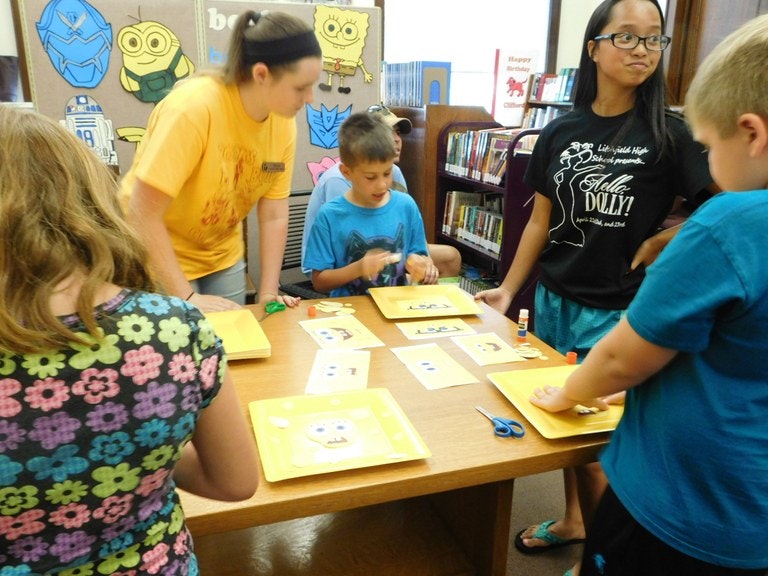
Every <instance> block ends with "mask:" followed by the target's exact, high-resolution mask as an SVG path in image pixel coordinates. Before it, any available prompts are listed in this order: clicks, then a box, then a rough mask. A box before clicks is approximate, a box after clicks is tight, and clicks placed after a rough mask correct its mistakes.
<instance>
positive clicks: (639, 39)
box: [592, 32, 672, 52]
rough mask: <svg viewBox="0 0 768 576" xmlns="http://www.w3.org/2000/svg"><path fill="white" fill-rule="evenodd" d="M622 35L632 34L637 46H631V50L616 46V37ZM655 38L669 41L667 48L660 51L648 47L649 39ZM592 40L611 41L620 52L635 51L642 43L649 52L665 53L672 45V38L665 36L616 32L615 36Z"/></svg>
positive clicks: (604, 35)
mask: <svg viewBox="0 0 768 576" xmlns="http://www.w3.org/2000/svg"><path fill="white" fill-rule="evenodd" d="M622 34H623V35H630V34H631V35H632V36H634V37H635V38H637V44H635V45H634V46H631V47H629V48H626V47H624V46H616V42H615V38H616V36H621V35H622ZM654 36H658V37H659V38H666V39H667V44H666V46H664V47H663V48H661V50H658V49H656V48H651V47H650V46H648V44H647V42H646V41H647V40H648V39H650V38H653V37H654ZM592 40H610V41H611V44H612V45H613V47H614V48H618V49H619V50H634V49H635V48H637V47H638V46H639V45H640V42H642V43H643V46H645V49H646V50H649V51H651V52H664V50H666V49H667V48H669V45H670V44H671V43H672V38H671V37H670V36H665V35H664V34H651V35H650V36H640V35H639V34H635V33H633V32H614V33H613V34H601V35H600V36H595V37H594V38H592Z"/></svg>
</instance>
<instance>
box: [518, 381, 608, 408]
mask: <svg viewBox="0 0 768 576" xmlns="http://www.w3.org/2000/svg"><path fill="white" fill-rule="evenodd" d="M530 401H531V404H533V405H534V406H538V407H539V408H543V409H544V410H546V411H547V412H562V411H563V410H569V409H571V408H573V407H574V406H576V405H577V404H581V405H582V406H587V407H589V408H592V407H595V408H597V409H598V410H608V404H607V403H606V402H605V400H603V399H602V398H594V399H592V400H590V401H587V402H576V401H574V400H571V399H570V398H568V396H566V395H565V388H562V387H559V386H544V387H543V388H536V389H535V390H534V391H533V396H531V398H530Z"/></svg>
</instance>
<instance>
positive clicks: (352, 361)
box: [304, 349, 371, 394]
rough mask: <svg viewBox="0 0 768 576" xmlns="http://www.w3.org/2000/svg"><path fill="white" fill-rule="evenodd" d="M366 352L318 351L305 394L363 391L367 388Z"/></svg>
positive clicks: (367, 357)
mask: <svg viewBox="0 0 768 576" xmlns="http://www.w3.org/2000/svg"><path fill="white" fill-rule="evenodd" d="M370 363H371V353H370V352H369V351H368V350H333V349H320V350H318V351H317V353H316V354H315V361H314V363H313V364H312V371H311V372H310V374H309V381H308V382H307V387H306V389H305V390H304V393H305V394H327V393H331V392H345V391H348V390H363V389H365V388H366V387H367V386H368V367H369V365H370Z"/></svg>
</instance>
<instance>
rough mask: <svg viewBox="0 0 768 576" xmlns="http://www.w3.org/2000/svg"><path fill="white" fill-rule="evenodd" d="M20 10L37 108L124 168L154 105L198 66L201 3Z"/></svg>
mask: <svg viewBox="0 0 768 576" xmlns="http://www.w3.org/2000/svg"><path fill="white" fill-rule="evenodd" d="M17 8H18V11H19V16H20V22H21V28H22V30H21V35H22V38H23V46H24V55H25V58H26V62H27V75H28V78H27V80H28V82H29V87H30V92H31V97H32V102H33V103H34V105H35V108H36V109H37V111H38V112H40V113H42V114H45V115H46V116H50V117H51V118H54V119H57V120H59V121H61V122H62V123H64V124H65V125H66V126H67V128H68V129H70V130H71V131H72V132H75V133H76V134H77V135H78V136H79V137H80V138H81V139H83V140H84V141H86V143H87V144H89V146H91V147H92V148H93V149H94V151H95V152H96V153H97V155H98V156H99V157H100V158H101V159H102V160H103V161H104V162H105V163H107V164H111V165H116V166H119V169H120V172H121V173H125V172H126V171H127V170H128V168H129V167H130V164H131V161H132V160H133V155H134V153H135V150H136V146H137V144H138V142H139V141H140V139H141V136H142V135H143V133H144V127H145V126H146V121H147V118H148V116H149V114H150V112H151V111H152V108H153V107H154V106H155V104H156V103H157V101H159V100H160V99H161V98H162V96H164V94H165V93H167V89H170V87H172V85H173V83H174V82H175V81H177V80H179V79H181V78H184V77H186V76H188V75H189V74H191V73H193V72H194V71H195V70H196V69H197V67H198V66H199V63H200V55H201V53H202V49H201V44H200V38H199V32H198V30H199V27H198V24H197V21H198V15H197V10H196V9H195V2H194V1H191V0H155V1H152V2H147V1H138V0H120V1H119V2H115V1H110V0H100V1H97V0H92V2H90V3H89V2H86V1H85V0H17ZM17 33H18V31H17Z"/></svg>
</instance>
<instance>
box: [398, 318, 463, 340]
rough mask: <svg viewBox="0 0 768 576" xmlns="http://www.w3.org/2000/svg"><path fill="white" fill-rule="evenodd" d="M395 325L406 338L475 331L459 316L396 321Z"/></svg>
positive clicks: (426, 337) (414, 338)
mask: <svg viewBox="0 0 768 576" xmlns="http://www.w3.org/2000/svg"><path fill="white" fill-rule="evenodd" d="M395 326H397V327H398V328H400V331H401V332H402V333H403V334H404V335H405V337H406V338H408V340H426V339H428V338H446V337H449V336H458V335H467V334H474V333H475V329H474V328H472V327H471V326H470V325H469V324H467V323H466V322H464V320H462V319H461V318H435V319H434V320H417V321H412V322H396V323H395Z"/></svg>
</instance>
